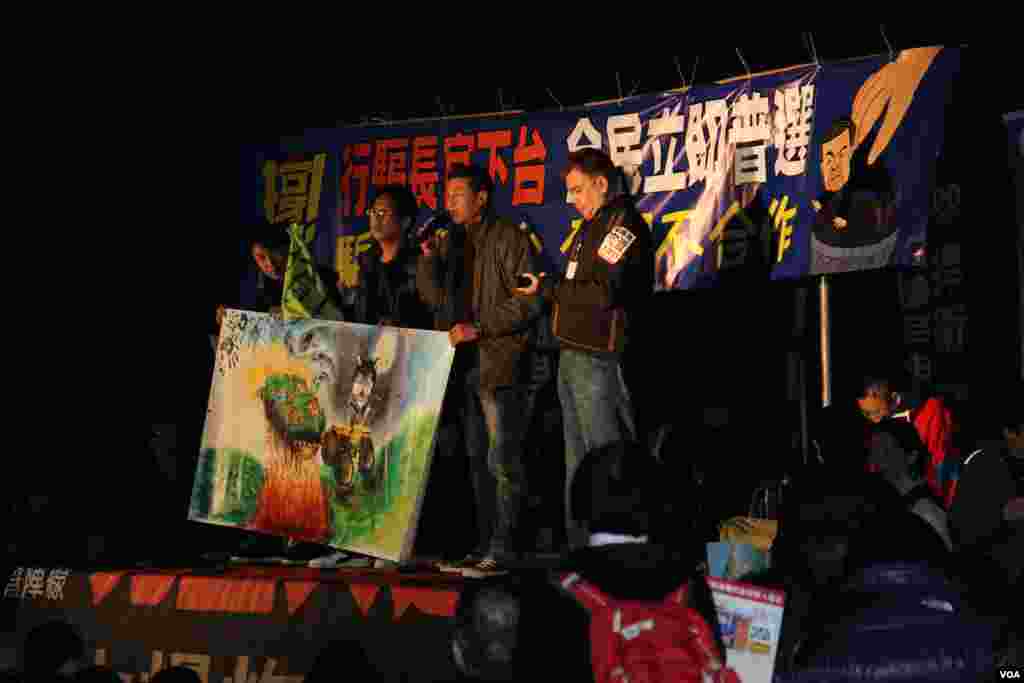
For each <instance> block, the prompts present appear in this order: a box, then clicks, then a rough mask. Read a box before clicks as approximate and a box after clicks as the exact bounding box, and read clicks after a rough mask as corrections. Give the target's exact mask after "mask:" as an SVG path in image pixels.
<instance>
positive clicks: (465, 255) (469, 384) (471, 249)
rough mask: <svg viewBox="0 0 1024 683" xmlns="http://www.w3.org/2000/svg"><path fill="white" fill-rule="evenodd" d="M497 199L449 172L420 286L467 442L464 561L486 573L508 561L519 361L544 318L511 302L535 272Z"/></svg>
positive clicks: (523, 240)
mask: <svg viewBox="0 0 1024 683" xmlns="http://www.w3.org/2000/svg"><path fill="white" fill-rule="evenodd" d="M493 192H494V186H493V183H492V181H491V178H490V176H488V175H487V173H486V172H485V171H483V170H481V169H479V168H477V167H474V166H464V165H458V164H457V165H455V166H453V167H452V169H451V171H450V173H449V176H448V186H447V208H448V211H449V213H450V214H451V217H452V222H453V223H454V225H453V227H452V229H451V230H450V231H449V232H448V233H443V234H437V235H435V236H434V237H433V238H431V240H430V241H429V242H425V243H424V245H423V247H422V249H423V256H422V257H421V258H420V261H419V265H418V269H417V278H416V284H417V288H418V290H419V292H420V295H421V296H422V297H423V299H424V300H425V301H426V302H427V304H428V305H430V306H431V307H432V308H433V310H434V311H435V328H436V329H437V330H441V331H447V332H448V334H449V338H450V339H451V343H452V345H453V346H455V348H456V353H455V367H454V368H453V372H452V378H451V379H450V380H449V383H448V386H449V389H450V390H449V392H448V395H447V396H446V404H447V405H446V406H445V407H444V408H443V409H442V412H445V411H448V412H449V414H451V412H452V411H455V412H457V413H458V414H459V418H458V420H457V421H458V422H460V423H461V424H460V426H461V427H462V430H463V434H464V436H465V439H466V451H467V455H468V457H469V459H470V462H471V468H472V479H473V489H474V495H475V499H476V513H477V529H478V532H479V544H480V545H479V546H478V547H477V548H476V550H475V552H474V553H471V554H470V557H468V558H466V561H467V562H468V563H471V564H477V565H479V568H480V569H482V570H485V571H486V570H491V569H494V568H496V566H497V564H498V563H499V562H501V560H502V559H503V558H504V557H505V556H507V554H509V553H510V552H511V551H512V549H511V548H510V545H511V542H512V532H513V529H514V528H515V526H516V524H517V522H518V517H519V510H520V507H521V504H522V498H523V489H524V474H523V465H522V447H523V443H522V442H523V432H524V430H525V425H523V424H521V423H522V421H523V413H524V390H523V384H524V380H525V377H524V374H525V370H526V367H525V359H526V358H527V354H526V353H525V352H526V348H527V343H528V339H529V331H530V327H531V325H532V324H533V323H534V321H535V319H536V318H537V316H538V315H539V313H540V307H539V306H537V305H536V304H535V303H533V302H530V301H529V300H527V299H526V298H523V297H519V296H516V295H515V292H514V290H515V287H516V278H517V276H518V275H519V274H520V273H524V272H530V271H532V270H534V263H535V261H534V259H535V252H534V247H533V245H532V244H531V242H530V237H529V233H528V231H526V230H522V229H520V227H518V226H516V225H515V224H514V223H511V222H510V221H508V220H505V219H504V218H499V217H496V216H494V215H493V214H492V212H491V210H490V209H491V197H492V195H493ZM460 390H461V391H464V392H465V393H463V394H461V395H459V393H458V392H460ZM481 556H482V557H481Z"/></svg>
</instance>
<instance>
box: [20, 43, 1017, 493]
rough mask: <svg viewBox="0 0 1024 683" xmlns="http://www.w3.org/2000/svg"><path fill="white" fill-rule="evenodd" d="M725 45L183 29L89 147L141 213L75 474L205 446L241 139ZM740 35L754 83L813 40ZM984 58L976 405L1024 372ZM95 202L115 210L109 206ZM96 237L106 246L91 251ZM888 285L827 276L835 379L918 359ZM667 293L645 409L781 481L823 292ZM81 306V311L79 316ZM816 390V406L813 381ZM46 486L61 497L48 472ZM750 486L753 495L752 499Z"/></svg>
mask: <svg viewBox="0 0 1024 683" xmlns="http://www.w3.org/2000/svg"><path fill="white" fill-rule="evenodd" d="M688 33H693V34H699V33H700V32H699V31H696V30H694V31H692V32H688ZM886 34H887V37H888V40H889V42H890V43H891V45H892V48H893V49H894V50H896V51H898V50H900V49H905V48H910V47H920V46H925V45H937V44H944V45H949V46H954V45H963V44H965V43H966V40H967V39H966V36H965V35H963V34H962V32H957V31H953V30H948V29H944V30H936V31H932V32H929V31H925V30H918V29H915V28H907V27H903V28H900V27H894V26H893V27H887V30H886ZM641 35H642V36H644V37H640V36H641ZM813 35H814V43H815V48H816V52H817V55H818V58H819V59H820V60H821V61H823V62H830V61H839V60H843V59H851V58H857V57H863V56H867V55H873V54H884V53H886V52H888V51H889V48H888V47H887V45H886V42H885V40H884V39H883V36H882V34H881V32H880V31H879V29H878V27H877V26H866V27H862V28H858V29H853V28H850V27H841V28H840V29H838V30H831V31H815V32H814V34H813ZM637 36H638V37H637V38H636V39H635V40H636V41H637V44H638V45H639V44H644V45H646V44H648V43H650V44H654V43H657V42H658V39H657V38H656V37H655V35H654V34H653V33H652V34H650V35H648V34H637ZM716 38H717V39H711V38H708V39H702V38H699V37H698V38H694V39H691V38H689V37H686V38H684V39H680V38H678V37H677V38H675V39H674V40H673V42H672V44H673V45H679V46H680V47H679V48H678V49H679V50H680V53H679V54H678V57H673V56H672V55H670V54H666V55H652V56H648V54H647V53H646V52H645V51H642V50H639V49H633V48H631V47H629V43H628V41H627V43H622V42H621V41H618V42H616V40H615V39H613V38H611V37H609V38H607V39H605V38H601V37H600V36H598V35H597V34H593V35H591V34H588V33H587V32H586V31H583V30H581V31H580V32H579V34H578V37H573V38H572V39H568V38H565V37H563V38H561V39H559V40H558V41H547V40H545V39H542V38H540V37H535V38H531V37H530V36H529V34H528V32H526V33H525V34H524V35H523V36H520V37H519V38H518V39H517V40H515V41H513V42H511V43H510V42H508V41H494V45H496V47H480V46H478V45H477V44H476V43H473V42H466V43H465V44H460V45H458V46H451V47H449V46H446V45H444V44H442V43H439V42H437V41H433V42H431V43H430V44H429V45H425V46H424V47H423V48H422V49H420V50H405V49H402V50H396V49H393V48H392V46H391V45H390V44H389V43H388V42H387V41H388V37H387V36H386V35H385V34H384V33H383V32H382V33H381V35H380V36H379V41H378V43H377V44H367V45H366V46H364V45H361V44H360V45H357V44H344V43H339V44H338V45H337V46H336V47H335V46H334V45H333V43H331V44H330V45H329V47H330V49H331V50H332V52H330V53H328V54H320V53H319V52H318V51H317V50H303V49H301V48H295V49H286V48H287V44H288V43H287V41H281V40H274V41H269V44H268V43H267V42H265V41H263V40H261V39H260V38H259V37H258V36H248V37H247V41H246V42H247V43H248V44H245V45H243V44H241V43H239V44H237V45H236V44H234V43H232V42H228V43H225V46H224V48H223V49H221V50H214V51H213V52H204V54H203V55H201V56H199V55H191V54H190V53H189V51H188V50H187V49H185V48H187V42H188V41H187V40H185V39H183V47H182V49H181V50H179V51H178V52H174V53H173V54H171V53H168V54H167V55H165V56H164V57H163V58H161V59H159V60H157V61H156V62H154V64H153V65H151V66H154V67H155V68H153V69H151V75H152V76H153V77H152V78H150V79H140V80H139V82H138V83H135V82H131V83H127V87H128V88H129V90H128V92H129V96H128V98H127V100H126V102H125V104H124V105H123V106H119V107H115V108H112V109H111V110H110V111H109V113H107V114H106V115H105V116H104V130H106V131H109V133H108V134H106V135H103V136H100V135H97V136H95V137H93V138H90V140H89V143H88V146H89V147H90V148H91V149H90V151H91V152H92V154H93V157H86V158H95V156H96V155H103V154H110V153H111V150H114V149H116V152H114V153H113V156H116V157H117V159H116V161H115V163H114V164H112V165H113V166H115V167H116V171H117V174H118V175H117V178H118V179H119V180H121V181H123V182H124V185H123V186H122V187H120V189H119V191H120V194H119V195H118V200H117V202H118V203H116V204H112V205H111V206H117V207H119V209H120V211H121V212H122V213H123V214H124V215H128V216H129V217H130V218H129V219H128V220H126V221H120V222H121V223H123V228H124V232H123V233H121V232H118V234H117V236H116V237H115V239H113V240H111V242H112V245H111V246H110V251H111V258H110V260H109V265H106V266H104V267H103V268H102V269H99V270H100V271H101V272H99V273H98V274H97V276H96V277H90V278H87V279H88V280H89V282H88V284H89V286H90V288H91V287H95V288H96V293H95V294H90V295H89V297H88V298H87V299H86V297H84V296H83V297H81V298H82V299H86V301H87V302H89V303H90V304H94V308H95V309H99V312H100V313H101V315H102V317H103V318H104V320H106V319H109V320H110V321H111V322H112V324H113V325H114V326H116V327H115V328H114V330H119V331H118V332H115V331H114V330H111V331H110V332H109V333H107V334H106V336H102V335H101V338H100V339H99V340H97V341H95V342H93V343H92V344H91V345H90V346H89V347H88V349H86V348H85V347H84V346H83V348H82V349H81V351H79V352H78V353H77V354H76V356H75V358H76V360H74V361H72V363H73V364H74V365H75V367H76V370H77V371H80V376H81V386H86V387H90V391H93V389H92V388H95V389H94V390H95V392H96V395H97V396H102V398H97V399H95V400H85V401H81V403H83V404H85V405H84V408H85V410H84V411H82V414H83V416H84V415H85V414H88V417H87V418H86V417H83V419H82V422H83V426H82V428H81V429H83V430H84V431H85V433H87V434H89V435H90V436H89V437H88V438H89V439H90V440H91V441H90V443H99V442H100V441H102V442H103V444H104V445H102V446H97V447H94V448H92V449H91V450H92V451H94V453H93V457H91V458H90V459H89V460H88V461H87V463H88V464H81V461H76V462H79V464H78V465H77V466H78V468H79V469H78V472H80V473H81V476H82V477H84V479H78V480H77V481H75V478H74V477H71V478H70V479H71V482H72V483H67V484H65V486H66V487H67V488H69V489H70V490H71V491H74V492H76V493H83V492H87V494H88V495H89V496H90V497H97V498H103V497H104V496H105V495H106V493H105V492H113V491H121V490H123V488H124V487H125V485H126V484H128V485H131V486H133V487H138V488H140V489H142V490H143V491H144V489H145V486H144V485H143V484H142V482H145V481H149V480H151V479H150V477H151V476H152V473H151V472H150V471H144V469H143V468H141V467H140V466H137V464H135V463H131V464H130V463H129V459H132V458H135V457H136V455H135V453H136V452H137V451H136V450H135V447H134V446H133V444H135V443H140V442H139V441H136V440H135V438H136V435H139V438H140V439H141V438H143V437H144V434H145V432H146V430H147V428H148V425H149V424H151V423H154V422H175V423H179V424H182V425H186V426H187V428H186V429H183V430H182V431H181V434H182V436H183V438H184V440H185V443H186V444H188V448H189V449H191V443H189V440H194V441H195V442H196V446H195V449H197V448H198V433H199V430H200V429H201V418H202V414H203V412H204V408H205V404H206V399H207V395H206V392H207V391H208V386H209V372H210V365H209V363H211V362H212V355H211V351H210V348H209V342H208V339H207V337H206V335H207V333H208V332H209V330H210V327H211V320H212V316H213V311H214V308H215V306H216V305H217V304H218V303H220V302H223V301H230V300H233V299H235V298H236V297H237V283H238V280H239V279H240V277H241V275H242V273H243V272H244V269H246V268H251V267H252V266H251V264H250V260H249V258H248V255H247V250H246V249H245V248H244V246H243V241H244V239H245V237H244V234H243V230H242V226H240V225H239V216H240V214H246V215H248V213H249V211H242V210H241V208H240V206H239V202H240V199H239V197H240V192H239V180H240V176H241V175H242V173H243V169H241V168H240V165H239V159H240V157H241V154H240V151H241V149H242V147H243V146H246V145H252V144H269V143H273V141H274V140H275V139H278V138H280V137H281V136H292V135H301V134H302V133H303V131H304V130H305V129H307V128H321V127H331V126H340V125H357V124H361V123H374V122H380V121H382V120H383V121H400V120H406V119H410V118H419V117H436V116H440V115H442V114H445V115H472V114H480V113H487V112H494V111H497V110H498V109H499V108H500V106H501V105H502V104H503V105H504V108H505V109H524V110H527V111H529V110H536V109H547V108H552V107H557V106H558V105H557V104H556V102H555V100H554V98H553V97H552V95H551V94H549V92H548V90H550V91H551V93H553V94H554V97H556V98H557V99H558V100H559V101H560V102H561V104H562V105H564V106H566V107H571V106H576V105H580V104H583V103H586V102H594V101H601V100H607V99H613V98H617V97H619V96H620V95H623V96H628V95H629V94H631V93H632V94H643V93H654V92H659V91H661V90H666V89H671V88H677V87H680V86H681V85H682V79H681V78H680V71H681V72H682V76H683V77H684V78H685V80H686V81H690V80H691V79H692V78H693V75H694V73H695V75H696V82H697V83H705V84H706V83H709V82H713V81H715V80H719V79H723V78H730V77H735V76H740V75H742V74H743V73H744V71H745V69H744V66H743V64H742V62H741V60H740V58H739V57H738V56H737V54H736V49H735V48H734V47H726V46H724V45H723V40H722V39H721V37H716ZM268 40H269V39H268ZM250 41H251V42H250ZM735 41H736V42H737V43H738V44H739V45H740V50H741V52H742V55H743V57H744V58H745V60H746V62H747V64H748V65H749V68H750V71H752V72H754V73H757V72H761V71H765V70H769V69H774V68H781V67H786V66H792V65H795V64H801V63H808V62H811V61H813V59H812V57H811V54H812V51H811V49H810V46H809V41H808V40H807V36H806V34H804V33H801V32H799V31H775V30H768V29H765V30H764V31H763V32H761V33H759V34H758V37H756V38H751V37H750V36H743V35H741V36H737V37H736V38H735ZM307 42H312V43H316V44H323V43H325V40H321V39H319V38H318V39H316V40H313V41H307ZM326 42H327V43H330V41H326ZM299 44H301V45H305V43H301V41H300V43H299ZM623 46H625V47H623ZM684 49H685V52H683V51H682V50H684ZM396 52H397V53H399V54H398V56H394V57H391V56H386V55H388V54H389V53H396ZM984 54H985V49H984V48H980V49H977V48H974V49H970V48H969V49H967V50H965V52H964V59H963V76H962V78H961V81H960V84H958V87H957V92H956V94H955V96H954V101H953V103H952V104H951V110H950V112H949V115H948V123H947V130H948V131H949V132H948V134H947V143H946V150H945V151H944V153H943V157H942V158H941V159H940V172H939V179H938V180H939V182H940V183H944V182H958V183H961V184H962V186H963V187H964V192H963V194H964V197H965V199H964V207H965V208H964V213H963V219H962V222H961V226H960V229H962V230H963V231H964V235H965V246H964V252H965V256H964V260H965V265H964V268H965V280H966V283H967V289H968V311H969V316H970V323H969V325H970V343H969V352H970V355H971V359H970V363H971V366H972V373H971V390H972V396H973V397H978V398H984V399H988V398H992V396H991V395H987V394H989V387H996V386H998V383H999V382H1000V381H1001V380H1003V379H1006V378H1008V377H1011V376H1013V375H1014V373H1017V372H1019V370H1018V369H1017V368H1018V365H1019V363H1020V360H1019V357H1018V356H1019V354H1018V353H1017V349H1018V348H1019V346H1015V345H1014V344H1015V343H1017V342H1016V340H1017V336H1016V335H1017V332H1016V330H1017V329H1018V326H1017V322H1016V316H1017V313H1016V311H1017V309H1016V308H1015V306H1016V297H1017V296H1019V285H1018V281H1017V280H1016V277H1015V265H1014V261H1013V250H1012V245H1013V240H1014V230H1013V228H1014V216H1013V210H1014V207H1013V197H1012V191H1013V190H1012V184H1011V180H1010V178H1009V173H1008V166H1007V162H1006V145H1007V141H1006V133H1005V128H1004V127H1003V125H1002V121H1001V119H1000V115H1001V114H1002V113H1004V112H1006V111H1010V110H1012V109H1016V108H1019V107H1020V96H1019V94H1018V93H1017V92H1016V91H1015V85H1014V84H1013V83H1012V82H1011V81H1012V80H1013V77H1011V76H1010V75H1009V74H1007V73H1006V71H1005V69H999V68H998V65H997V63H996V62H992V63H989V62H988V60H987V59H985V58H984V57H982V56H980V55H984ZM695 64H696V70H695V71H694V66H695ZM616 73H618V82H619V83H621V91H620V89H619V84H618V83H617V81H616ZM129 80H130V79H129ZM499 88H500V90H501V95H500V98H501V102H500V103H499V92H498V91H499ZM244 172H246V173H248V172H249V169H244ZM94 201H97V202H98V203H100V204H103V203H104V202H106V201H108V200H106V199H103V198H101V199H98V200H94ZM99 208H100V210H99V211H98V212H97V213H98V214H99V215H105V214H109V213H111V212H110V211H107V210H105V209H104V208H103V207H99ZM101 220H102V219H100V220H97V225H99V224H100V221H101ZM122 234H123V235H124V237H122V236H121V235H122ZM96 249H98V247H96V246H95V245H93V249H92V250H89V251H86V252H85V253H87V254H90V253H96ZM105 263H107V262H106V261H105ZM894 278H895V276H894V275H893V274H892V273H888V272H877V273H857V274H850V275H842V276H836V277H834V278H833V292H834V300H833V306H834V310H835V314H834V315H835V317H834V320H833V358H834V363H835V366H836V369H837V372H838V373H842V371H843V369H848V368H852V367H854V366H855V365H857V366H859V365H860V364H861V362H862V361H865V362H872V363H873V364H884V365H887V366H890V367H892V366H897V367H898V366H900V365H902V359H903V347H902V333H901V323H900V317H899V316H900V314H899V302H898V296H897V293H896V289H895V280H894ZM126 283H127V284H126ZM72 284H73V286H72V289H74V288H75V287H76V286H77V285H75V284H74V282H73V283H72ZM805 285H806V286H809V287H810V295H809V296H808V297H807V304H806V312H807V313H808V318H807V323H806V326H805V332H804V333H803V334H798V335H796V337H795V338H794V333H793V330H794V290H795V289H797V288H798V287H801V286H805ZM115 294H116V296H113V300H111V297H112V295H115ZM656 299H657V300H656V309H655V313H656V314H657V320H658V321H659V326H658V328H657V329H656V331H655V332H653V333H652V334H650V335H649V336H648V337H647V339H645V340H644V341H642V342H641V348H643V349H644V351H645V352H643V353H640V354H638V356H639V362H635V363H634V365H633V368H632V377H631V379H632V381H633V386H634V392H635V394H636V398H637V404H638V410H639V411H640V412H641V414H642V415H641V416H642V417H647V418H648V420H649V422H650V423H658V422H663V421H666V420H673V421H676V422H678V423H681V424H682V425H683V427H684V428H685V431H687V433H690V434H692V435H693V438H692V439H691V442H690V445H689V447H688V448H689V449H690V451H691V452H693V453H702V454H705V455H714V456H716V457H717V458H718V459H719V460H720V461H721V462H726V463H732V462H742V463H743V468H747V469H749V470H750V471H751V474H750V476H751V477H753V478H757V477H760V476H762V475H764V476H773V475H775V474H777V473H778V472H779V470H780V469H781V465H782V464H784V463H788V462H790V461H791V460H792V459H793V458H794V457H795V456H794V453H793V452H792V450H791V447H792V445H793V444H792V434H793V431H794V429H795V428H796V427H797V424H796V423H795V417H796V413H795V403H794V402H793V400H792V399H793V398H794V397H793V396H792V395H789V394H788V392H787V387H786V365H785V360H784V354H785V352H786V351H787V350H790V349H794V350H799V351H801V352H802V353H803V354H804V355H805V356H806V358H808V360H809V367H808V370H809V377H810V378H811V379H812V380H814V379H815V378H816V377H818V376H819V375H820V369H819V368H818V366H817V364H816V358H817V341H816V340H817V334H816V328H815V325H816V320H815V317H814V316H815V311H816V309H817V303H816V283H815V282H812V281H808V282H805V283H799V282H798V283H777V284H773V285H771V286H764V285H756V286H754V285H753V283H743V282H736V283H734V284H733V285H732V286H727V287H723V288H721V289H720V290H714V291H710V292H673V293H667V294H664V295H660V296H659V297H657V298H656ZM71 311H72V314H81V311H80V310H78V309H77V308H75V307H71ZM82 323H83V324H86V325H88V324H91V323H89V322H88V321H84V320H83V321H82ZM644 344H646V346H644ZM667 349H671V350H672V355H673V356H676V357H685V358H687V359H689V360H688V362H686V363H682V362H678V361H676V360H673V358H672V356H668V355H666V354H665V353H663V352H664V351H665V350H667ZM124 367H131V368H133V371H132V373H131V375H132V379H131V382H130V384H131V385H133V386H128V385H127V384H125V378H124V377H123V375H121V374H119V373H120V372H123V370H118V368H124ZM112 384H119V385H121V386H122V389H121V390H118V389H117V388H116V387H112V386H111V385H112ZM992 391H995V390H994V389H992ZM809 394H810V397H811V400H812V402H813V401H814V400H816V397H817V395H818V394H817V387H816V386H815V385H814V382H813V381H812V383H811V386H810V387H809ZM86 395H87V396H92V394H86ZM708 408H725V409H727V410H726V411H725V413H724V414H725V415H726V416H727V423H726V424H727V426H728V427H727V428H725V429H722V428H715V427H709V426H708V425H707V424H706V420H705V410H706V409H708ZM716 414H717V415H719V416H721V415H722V414H723V413H722V411H717V412H716ZM111 416H116V424H118V425H126V426H127V427H125V429H126V430H127V431H120V432H117V433H113V432H110V431H109V429H108V428H107V427H106V426H105V425H109V424H111V422H110V420H111V419H112V418H111ZM135 426H138V431H137V432H136V431H135ZM104 435H108V436H112V438H109V439H108V438H107V437H106V436H104ZM140 445H141V443H140ZM195 449H193V450H195ZM37 481H41V480H38V479H37ZM40 487H41V488H43V489H45V490H48V491H53V490H54V488H53V484H51V483H45V484H43V483H41V484H40ZM140 495H143V496H144V493H142V494H140ZM746 495H747V493H746V492H740V493H738V494H736V498H737V500H738V499H741V498H744V497H745V496H746Z"/></svg>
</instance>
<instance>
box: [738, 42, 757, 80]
mask: <svg viewBox="0 0 1024 683" xmlns="http://www.w3.org/2000/svg"><path fill="white" fill-rule="evenodd" d="M736 56H737V57H739V58H740V63H741V64H743V68H744V69H746V70H747V80H748V81H752V80H754V74H752V73H751V72H750V65H749V64H747V60H745V59H743V53H742V52H740V49H739V48H736Z"/></svg>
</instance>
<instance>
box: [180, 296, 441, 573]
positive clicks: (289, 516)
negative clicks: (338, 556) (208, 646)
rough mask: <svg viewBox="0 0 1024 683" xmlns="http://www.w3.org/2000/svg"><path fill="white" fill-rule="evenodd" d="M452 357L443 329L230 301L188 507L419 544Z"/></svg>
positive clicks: (277, 527) (314, 535)
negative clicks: (259, 308)
mask: <svg viewBox="0 0 1024 683" xmlns="http://www.w3.org/2000/svg"><path fill="white" fill-rule="evenodd" d="M452 358H453V351H452V347H451V344H450V343H449V342H448V337H447V335H446V334H444V333H440V332H426V331H418V330H406V329H398V328H392V327H377V326H369V325H355V324H348V323H335V322H325V321H318V320H302V321H294V322H286V321H283V320H280V319H277V318H274V317H271V316H268V315H262V314H255V313H247V312H242V311H228V312H227V314H226V315H225V320H224V325H223V328H222V332H221V339H220V343H219V345H218V356H217V363H216V371H215V373H214V383H213V387H212V388H211V392H210V404H209V413H208V415H207V422H206V428H205V431H204V434H203V443H202V452H201V458H200V462H199V467H198V469H197V471H196V476H195V484H194V488H193V495H192V503H191V507H190V511H189V518H190V519H193V520H195V521H199V522H207V523H211V524H222V525H228V526H238V527H241V528H244V529H248V530H251V531H259V532H263V533H268V534H276V535H282V536H287V537H290V538H295V539H301V540H306V541H312V542H316V543H323V544H327V545H332V546H335V547H338V548H345V549H349V550H355V551H358V552H361V553H365V554H368V555H373V556H376V557H383V558H387V559H392V560H399V559H404V558H406V557H407V556H408V553H409V552H410V551H411V548H412V541H413V537H414V535H415V530H416V522H417V519H418V517H419V506H420V502H421V499H422V495H423V491H424V487H425V485H426V478H427V473H428V471H429V466H430V455H431V449H432V445H433V438H434V433H435V431H436V428H437V421H438V416H439V414H440V409H441V400H442V398H443V397H444V390H445V386H446V384H447V380H448V372H449V370H450V369H451V363H452Z"/></svg>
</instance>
